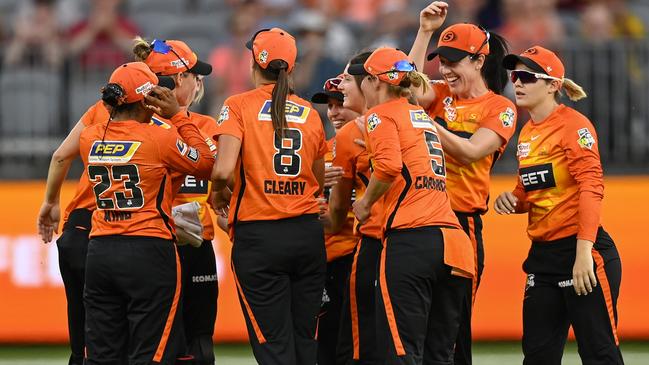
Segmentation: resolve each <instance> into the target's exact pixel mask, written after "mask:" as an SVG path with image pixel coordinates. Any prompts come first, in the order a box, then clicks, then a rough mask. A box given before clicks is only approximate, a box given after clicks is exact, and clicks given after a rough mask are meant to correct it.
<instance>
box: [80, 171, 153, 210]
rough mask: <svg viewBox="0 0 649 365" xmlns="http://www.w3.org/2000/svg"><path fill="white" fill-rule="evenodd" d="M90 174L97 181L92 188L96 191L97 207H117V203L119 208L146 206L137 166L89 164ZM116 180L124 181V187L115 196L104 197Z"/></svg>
mask: <svg viewBox="0 0 649 365" xmlns="http://www.w3.org/2000/svg"><path fill="white" fill-rule="evenodd" d="M111 172H112V173H111ZM88 176H89V177H90V180H91V181H92V182H94V183H95V186H93V188H92V189H93V191H94V192H95V199H96V201H97V208H99V209H115V205H117V209H137V208H142V207H143V206H144V195H143V194H142V189H140V188H139V186H138V184H139V183H140V174H139V171H138V169H137V166H135V165H116V166H110V167H109V166H104V165H90V166H88ZM114 181H123V182H124V189H123V190H122V191H116V192H115V193H114V194H113V195H114V196H113V197H102V195H103V194H104V193H105V192H106V191H107V190H108V189H110V187H111V186H112V184H113V182H114ZM127 193H128V194H127ZM127 195H128V196H127ZM115 203H117V204H115Z"/></svg>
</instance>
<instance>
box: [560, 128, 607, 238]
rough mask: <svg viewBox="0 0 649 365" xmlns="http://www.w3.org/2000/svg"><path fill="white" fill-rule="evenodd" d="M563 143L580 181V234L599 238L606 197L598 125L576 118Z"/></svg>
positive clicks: (573, 174)
mask: <svg viewBox="0 0 649 365" xmlns="http://www.w3.org/2000/svg"><path fill="white" fill-rule="evenodd" d="M562 143H563V149H564V151H565V153H566V157H567V159H568V170H569V171H570V175H571V176H572V177H573V178H574V179H575V180H576V181H577V184H578V185H579V208H578V209H579V212H578V215H579V231H578V232H577V238H578V239H585V240H589V241H591V242H595V239H596V237H597V229H598V227H599V224H600V217H601V208H602V198H603V197H604V182H603V173H602V164H601V162H600V158H599V149H598V146H597V134H596V133H595V128H593V125H592V124H591V123H590V121H589V120H588V119H586V118H584V117H582V118H576V119H574V120H572V121H570V122H569V123H568V125H566V127H565V133H564V135H563V139H562Z"/></svg>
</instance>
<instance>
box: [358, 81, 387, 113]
mask: <svg viewBox="0 0 649 365" xmlns="http://www.w3.org/2000/svg"><path fill="white" fill-rule="evenodd" d="M381 84H384V85H387V83H384V82H382V81H381V80H379V78H378V77H376V76H370V75H367V76H365V77H364V78H363V81H362V82H361V91H362V92H363V95H365V105H366V107H367V108H368V109H369V108H372V107H374V106H376V105H377V104H379V93H380V89H381Z"/></svg>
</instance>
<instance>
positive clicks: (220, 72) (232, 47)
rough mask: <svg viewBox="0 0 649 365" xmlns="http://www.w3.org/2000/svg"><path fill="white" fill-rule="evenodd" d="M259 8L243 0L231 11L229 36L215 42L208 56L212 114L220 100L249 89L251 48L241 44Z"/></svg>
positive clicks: (249, 31) (220, 102)
mask: <svg viewBox="0 0 649 365" xmlns="http://www.w3.org/2000/svg"><path fill="white" fill-rule="evenodd" d="M260 14H261V12H260V7H259V4H257V3H256V2H255V1H245V2H243V3H241V4H240V5H238V6H237V7H236V9H235V10H234V12H233V14H232V17H231V18H230V21H229V24H228V30H229V36H230V37H229V39H228V40H227V41H225V42H224V43H222V44H220V45H218V46H217V47H216V48H215V49H214V50H213V51H212V52H211V54H210V56H209V63H210V64H211V65H212V67H213V71H212V76H211V77H212V80H211V81H212V82H211V84H210V86H211V88H210V90H211V91H210V93H211V98H210V99H211V100H210V103H211V110H212V111H211V113H210V114H211V115H218V113H219V111H220V110H221V105H223V101H224V100H225V98H227V97H228V96H230V95H235V94H238V93H241V92H244V91H246V90H249V89H250V88H252V83H251V80H250V75H249V74H250V62H251V55H250V51H249V50H247V49H246V48H245V47H244V46H243V45H244V44H245V43H246V42H247V41H248V39H250V36H251V34H252V33H253V29H254V28H255V27H256V26H257V21H258V19H259V15H260Z"/></svg>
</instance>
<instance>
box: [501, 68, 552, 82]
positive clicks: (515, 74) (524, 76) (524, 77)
mask: <svg viewBox="0 0 649 365" xmlns="http://www.w3.org/2000/svg"><path fill="white" fill-rule="evenodd" d="M509 78H510V80H512V84H513V83H515V82H516V81H518V80H521V83H523V84H533V83H535V82H537V81H538V80H539V79H544V80H559V79H558V78H556V77H552V76H550V75H546V74H541V73H536V72H530V71H526V70H513V71H511V72H510V74H509Z"/></svg>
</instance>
